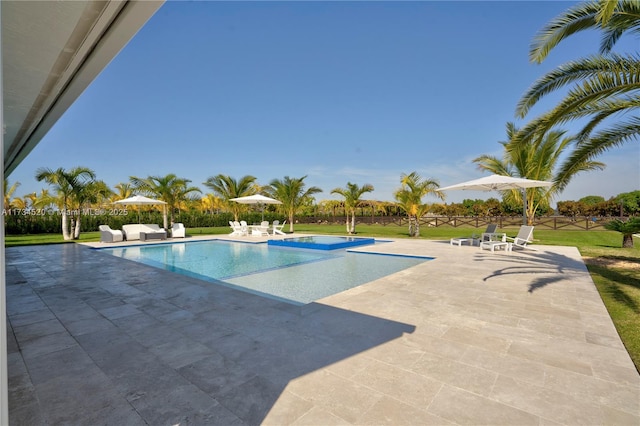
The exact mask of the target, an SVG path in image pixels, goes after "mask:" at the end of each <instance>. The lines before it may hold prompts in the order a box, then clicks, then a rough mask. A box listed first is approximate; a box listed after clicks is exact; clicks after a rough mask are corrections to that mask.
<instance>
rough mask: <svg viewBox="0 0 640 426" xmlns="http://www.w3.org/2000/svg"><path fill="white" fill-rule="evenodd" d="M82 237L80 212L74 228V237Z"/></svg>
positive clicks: (75, 238)
mask: <svg viewBox="0 0 640 426" xmlns="http://www.w3.org/2000/svg"><path fill="white" fill-rule="evenodd" d="M79 238H80V212H78V217H77V218H76V227H75V229H74V230H73V239H74V240H77V239H79Z"/></svg>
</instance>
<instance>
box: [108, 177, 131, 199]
mask: <svg viewBox="0 0 640 426" xmlns="http://www.w3.org/2000/svg"><path fill="white" fill-rule="evenodd" d="M113 188H114V189H115V191H113V192H112V195H111V199H110V201H111V202H114V201H118V200H124V199H125V198H129V197H132V196H133V195H135V193H134V191H135V188H134V187H133V185H132V184H131V183H123V182H120V183H118V184H116V185H114V186H113Z"/></svg>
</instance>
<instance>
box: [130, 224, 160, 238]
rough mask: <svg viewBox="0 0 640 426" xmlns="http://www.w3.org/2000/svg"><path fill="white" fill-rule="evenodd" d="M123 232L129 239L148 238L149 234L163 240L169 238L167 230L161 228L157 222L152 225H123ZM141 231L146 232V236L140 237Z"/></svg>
mask: <svg viewBox="0 0 640 426" xmlns="http://www.w3.org/2000/svg"><path fill="white" fill-rule="evenodd" d="M122 232H123V234H124V237H125V239H126V240H127V241H132V240H140V239H143V240H146V239H147V237H149V236H153V238H160V239H162V240H164V239H166V238H167V231H165V230H164V229H162V228H160V227H159V226H158V225H156V224H155V223H154V224H150V225H148V224H144V223H139V224H129V225H122ZM140 233H143V234H145V235H144V238H140ZM147 234H149V235H147Z"/></svg>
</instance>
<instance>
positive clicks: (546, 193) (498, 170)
mask: <svg viewBox="0 0 640 426" xmlns="http://www.w3.org/2000/svg"><path fill="white" fill-rule="evenodd" d="M518 134H519V129H518V128H517V127H516V126H515V124H514V123H507V137H508V141H506V142H500V144H502V146H503V147H504V148H505V149H504V155H503V158H497V157H494V156H490V155H481V156H480V157H478V158H476V159H475V160H473V161H474V162H475V163H477V164H478V168H480V169H481V170H487V171H490V172H492V173H495V174H498V175H504V176H514V177H521V178H525V179H534V180H542V181H553V182H554V184H553V185H552V186H551V187H550V188H527V189H526V191H525V193H526V197H527V211H526V215H527V224H528V225H532V224H533V219H534V217H535V213H536V211H537V210H538V208H540V207H543V206H544V207H548V206H549V202H550V200H551V199H552V198H553V197H554V196H555V195H556V194H557V193H559V192H560V191H561V190H562V188H564V187H565V186H566V185H567V184H568V183H569V181H570V180H571V178H572V177H573V176H575V174H577V173H578V172H582V171H588V170H596V169H603V168H604V164H602V163H600V162H596V161H587V160H585V161H582V162H580V163H578V164H575V165H574V167H573V170H572V173H570V174H564V175H557V174H556V166H557V165H558V161H560V158H561V157H562V155H563V154H564V152H565V150H567V149H569V148H571V147H572V146H573V144H574V142H575V140H574V138H571V137H565V132H564V131H561V130H552V131H549V132H547V133H546V134H545V135H544V136H543V137H539V136H537V135H534V137H533V138H532V139H528V140H527V143H524V144H523V143H520V141H518V140H516V139H515V138H516V136H517V135H518ZM503 196H504V197H505V201H511V202H513V203H517V204H522V203H523V201H524V200H523V199H522V192H521V191H520V190H515V189H514V190H510V191H504V192H503Z"/></svg>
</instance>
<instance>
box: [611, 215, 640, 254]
mask: <svg viewBox="0 0 640 426" xmlns="http://www.w3.org/2000/svg"><path fill="white" fill-rule="evenodd" d="M604 227H605V228H607V229H608V230H610V231H618V232H620V233H622V247H624V248H633V234H637V233H638V232H640V217H632V218H629V220H628V221H626V222H623V221H622V220H619V219H615V220H612V221H611V222H608V223H606V224H605V225H604Z"/></svg>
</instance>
